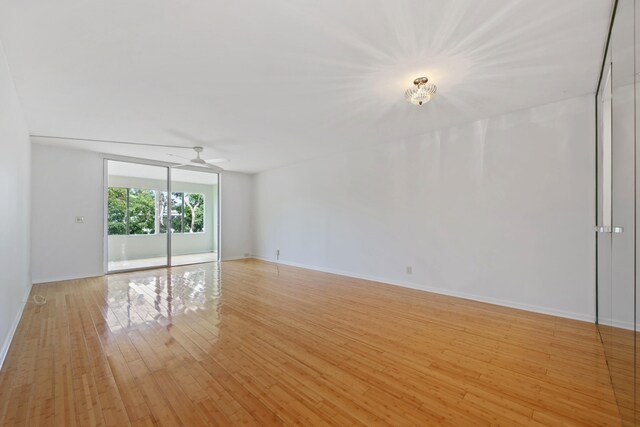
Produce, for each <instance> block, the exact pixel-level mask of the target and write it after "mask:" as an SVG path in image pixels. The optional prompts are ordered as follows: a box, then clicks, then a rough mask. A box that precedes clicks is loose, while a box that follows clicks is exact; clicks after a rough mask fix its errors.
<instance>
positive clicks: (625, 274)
mask: <svg viewBox="0 0 640 427" xmlns="http://www.w3.org/2000/svg"><path fill="white" fill-rule="evenodd" d="M635 3H636V2H635V0H619V1H618V3H617V12H616V16H615V19H614V24H613V27H612V29H611V38H610V41H609V46H608V49H607V52H606V56H605V60H604V67H603V70H602V78H601V81H600V85H599V90H598V95H597V108H598V134H597V149H598V150H597V154H598V156H597V176H598V178H597V179H598V186H597V196H598V197H597V220H598V227H597V228H596V230H597V231H598V233H597V271H598V275H597V291H598V292H597V297H598V301H597V302H598V305H597V314H598V329H599V331H600V336H601V338H602V342H603V345H604V351H605V356H606V358H607V363H608V367H609V374H610V377H611V384H612V386H613V389H614V393H615V397H616V401H617V403H618V408H619V410H620V415H621V417H622V424H623V425H636V423H637V422H638V420H639V419H640V417H639V416H638V413H637V410H638V403H637V396H636V394H637V392H638V390H639V389H638V388H637V386H636V378H637V377H638V373H637V372H636V370H637V369H638V368H639V366H638V365H637V364H636V360H635V358H636V356H637V352H636V342H637V340H636V333H637V331H638V328H637V327H636V295H637V283H636V280H637V279H636V245H637V241H636V230H635V224H636V215H637V213H638V210H637V208H636V203H637V201H638V200H640V199H638V198H637V196H636V189H637V183H636V177H637V176H638V173H637V164H636V153H637V148H636V143H637V142H636V133H637V130H636V121H637V118H636V115H637V110H638V109H637V101H636V83H635V79H636V71H635V70H636V65H635V47H634V44H635V37H636V34H635V7H636V6H635Z"/></svg>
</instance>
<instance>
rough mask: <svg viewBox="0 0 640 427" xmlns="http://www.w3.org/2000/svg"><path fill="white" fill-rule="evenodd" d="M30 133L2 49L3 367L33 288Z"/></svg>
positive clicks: (0, 285)
mask: <svg viewBox="0 0 640 427" xmlns="http://www.w3.org/2000/svg"><path fill="white" fill-rule="evenodd" d="M30 152H31V147H30V143H29V130H28V128H27V123H26V121H25V118H24V115H23V113H22V108H21V106H20V102H19V101H18V96H17V94H16V91H15V88H14V85H13V80H12V79H11V74H10V71H9V67H8V65H7V61H6V59H5V56H4V50H3V47H2V44H0V153H2V154H1V155H0V200H2V221H0V366H2V362H3V361H4V358H5V356H6V354H7V350H8V349H9V344H10V342H11V338H12V337H13V333H14V332H15V328H16V326H17V325H18V321H19V320H20V315H21V314H22V309H23V307H24V303H25V301H26V298H27V296H28V292H29V290H30V289H31V275H30V267H29V244H30V233H31V231H30V230H31V227H30V223H29V209H30V201H31V200H30V191H31V188H30V184H29V180H30V170H31V163H30V160H29V158H30V155H31V154H30Z"/></svg>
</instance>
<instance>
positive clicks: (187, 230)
mask: <svg viewBox="0 0 640 427" xmlns="http://www.w3.org/2000/svg"><path fill="white" fill-rule="evenodd" d="M218 187H219V186H218V174H217V173H210V172H208V171H207V170H203V171H196V170H194V168H191V169H183V168H173V169H171V198H170V201H169V198H167V204H166V205H165V206H164V207H163V211H162V215H163V217H164V218H167V217H168V215H169V212H171V224H172V233H171V265H185V264H195V263H201V262H212V261H217V260H218V253H219V250H218Z"/></svg>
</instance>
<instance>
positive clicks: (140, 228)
mask: <svg viewBox="0 0 640 427" xmlns="http://www.w3.org/2000/svg"><path fill="white" fill-rule="evenodd" d="M105 170H106V173H105V182H106V188H105V217H106V218H105V222H106V224H105V233H106V264H107V272H110V273H111V272H115V271H127V270H137V269H144V268H155V267H166V266H169V265H185V264H194V263H202V262H213V261H218V257H219V243H218V242H219V175H218V173H214V172H210V171H208V170H206V169H202V170H199V168H197V167H182V168H170V167H169V166H161V165H151V164H143V163H135V162H134V161H119V160H105Z"/></svg>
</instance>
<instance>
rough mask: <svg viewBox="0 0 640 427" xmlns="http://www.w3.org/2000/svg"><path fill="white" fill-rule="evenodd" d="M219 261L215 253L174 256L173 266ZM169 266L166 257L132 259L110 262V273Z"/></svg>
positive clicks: (172, 258)
mask: <svg viewBox="0 0 640 427" xmlns="http://www.w3.org/2000/svg"><path fill="white" fill-rule="evenodd" d="M217 260H218V254H217V253H215V252H205V253H199V254H189V255H173V256H172V257H171V265H187V264H198V263H201V262H214V261H217ZM165 265H167V258H166V257H157V258H143V259H132V260H128V261H109V264H108V269H109V271H120V270H133V269H136V268H148V267H160V266H165Z"/></svg>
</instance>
